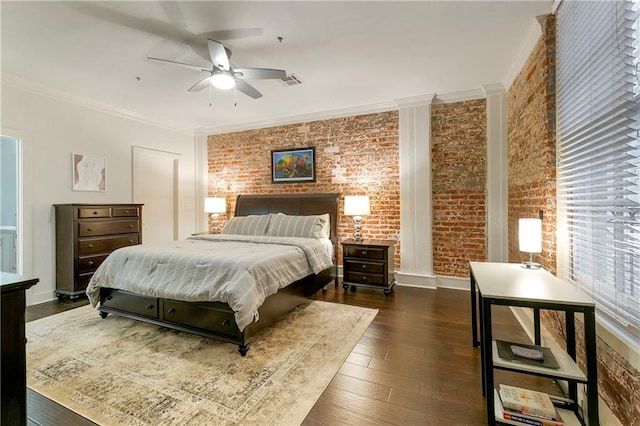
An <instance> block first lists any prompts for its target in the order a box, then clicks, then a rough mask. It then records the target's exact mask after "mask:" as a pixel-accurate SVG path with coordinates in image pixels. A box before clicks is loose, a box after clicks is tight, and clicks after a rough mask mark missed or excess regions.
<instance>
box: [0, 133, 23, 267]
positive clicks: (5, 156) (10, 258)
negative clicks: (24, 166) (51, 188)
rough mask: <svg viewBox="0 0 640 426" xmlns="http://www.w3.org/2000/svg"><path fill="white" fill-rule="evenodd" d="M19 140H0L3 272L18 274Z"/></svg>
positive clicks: (5, 137)
mask: <svg viewBox="0 0 640 426" xmlns="http://www.w3.org/2000/svg"><path fill="white" fill-rule="evenodd" d="M19 165H20V140H19V139H18V138H15V137H11V136H1V137H0V181H1V182H2V188H0V235H1V239H0V271H2V272H12V273H14V274H16V273H18V271H19V270H20V268H19V256H18V255H19V250H18V224H19V215H18V213H19V212H18V206H19V187H20V185H19V182H20V179H19V176H20V175H19Z"/></svg>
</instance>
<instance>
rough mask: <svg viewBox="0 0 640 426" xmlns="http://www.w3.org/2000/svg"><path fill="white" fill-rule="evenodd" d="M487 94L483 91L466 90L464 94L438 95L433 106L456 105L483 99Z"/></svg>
mask: <svg viewBox="0 0 640 426" xmlns="http://www.w3.org/2000/svg"><path fill="white" fill-rule="evenodd" d="M484 97H485V93H484V92H483V91H482V90H481V89H473V90H465V91H462V92H453V93H444V94H438V95H436V97H435V99H434V100H433V104H434V105H435V104H454V103H456V102H464V101H473V100H475V99H482V98H484Z"/></svg>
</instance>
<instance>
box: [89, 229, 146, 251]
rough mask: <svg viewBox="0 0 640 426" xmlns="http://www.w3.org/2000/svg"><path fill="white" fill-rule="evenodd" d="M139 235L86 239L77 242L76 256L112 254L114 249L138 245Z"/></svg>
mask: <svg viewBox="0 0 640 426" xmlns="http://www.w3.org/2000/svg"><path fill="white" fill-rule="evenodd" d="M139 240H140V235H139V234H129V235H122V236H117V237H105V238H88V239H84V240H80V241H79V242H78V254H79V255H84V254H93V253H103V252H112V251H114V250H115V249H119V248H120V247H126V246H134V245H136V244H139Z"/></svg>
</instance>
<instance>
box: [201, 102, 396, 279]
mask: <svg viewBox="0 0 640 426" xmlns="http://www.w3.org/2000/svg"><path fill="white" fill-rule="evenodd" d="M309 146H315V149H316V182H309V183H295V184H273V183H271V162H270V160H271V150H274V149H286V148H302V147H309ZM207 147H208V160H209V178H208V179H209V181H208V185H209V187H208V192H209V195H211V196H214V195H215V196H221V197H226V198H227V200H228V203H229V212H233V210H234V208H235V199H236V196H237V195H238V194H278V193H309V192H338V193H340V206H339V217H338V239H339V241H344V240H346V239H348V238H351V237H352V235H353V219H352V218H351V217H348V216H344V215H343V211H344V196H345V195H369V197H370V204H371V215H369V216H365V217H364V218H363V220H362V234H363V238H365V239H368V238H375V239H391V240H395V239H397V236H398V233H399V231H400V170H399V158H400V157H399V155H400V142H399V136H398V112H397V111H391V112H384V113H378V114H367V115H359V116H352V117H345V118H337V119H331V120H321V121H314V122H310V123H301V124H293V125H287V126H277V127H270V128H264V129H258V130H247V131H242V132H235V133H228V134H222V135H210V136H209V137H208V139H207ZM230 216H231V213H230V214H229V215H226V216H223V217H222V221H221V223H220V225H221V226H222V225H223V222H224V219H226V218H228V217H230ZM338 248H339V250H340V251H339V253H338V259H339V262H340V263H341V262H342V252H341V247H338ZM395 249H396V252H395V265H396V267H397V268H399V267H400V245H399V244H396V246H395Z"/></svg>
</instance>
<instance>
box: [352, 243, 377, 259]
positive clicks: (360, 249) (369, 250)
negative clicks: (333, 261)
mask: <svg viewBox="0 0 640 426" xmlns="http://www.w3.org/2000/svg"><path fill="white" fill-rule="evenodd" d="M386 251H387V249H386V248H382V247H370V246H353V245H350V246H346V247H345V254H344V255H345V256H346V257H358V258H361V259H375V260H384V258H385V253H386Z"/></svg>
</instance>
